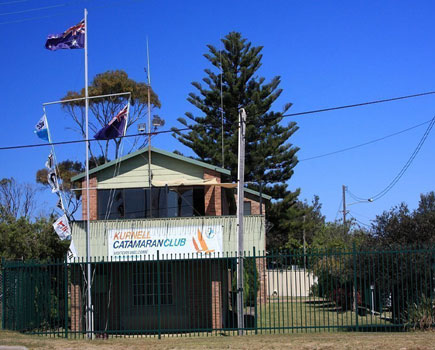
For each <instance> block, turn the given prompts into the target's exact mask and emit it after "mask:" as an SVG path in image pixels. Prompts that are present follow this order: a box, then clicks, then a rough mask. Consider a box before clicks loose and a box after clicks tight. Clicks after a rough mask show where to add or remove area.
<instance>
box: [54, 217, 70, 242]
mask: <svg viewBox="0 0 435 350" xmlns="http://www.w3.org/2000/svg"><path fill="white" fill-rule="evenodd" d="M53 227H54V230H55V231H56V233H57V235H58V236H59V238H60V239H61V240H62V241H63V240H65V239H68V240H70V239H71V229H70V227H69V223H68V218H67V217H66V215H62V216H61V217H60V218H59V219H57V220H56V222H55V223H54V224H53Z"/></svg>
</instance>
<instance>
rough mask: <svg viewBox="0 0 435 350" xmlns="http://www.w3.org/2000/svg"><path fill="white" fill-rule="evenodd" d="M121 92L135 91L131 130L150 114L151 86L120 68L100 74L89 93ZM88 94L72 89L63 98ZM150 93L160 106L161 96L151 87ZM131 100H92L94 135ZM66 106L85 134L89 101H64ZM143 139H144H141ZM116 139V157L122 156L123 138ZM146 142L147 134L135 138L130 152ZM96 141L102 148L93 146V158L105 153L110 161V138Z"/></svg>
mask: <svg viewBox="0 0 435 350" xmlns="http://www.w3.org/2000/svg"><path fill="white" fill-rule="evenodd" d="M120 92H131V106H130V114H129V120H128V124H127V130H128V129H129V128H130V127H131V126H132V125H133V124H135V123H138V122H141V121H143V120H144V118H145V116H146V115H147V107H148V85H147V84H145V83H140V82H137V81H135V80H133V79H130V78H129V77H128V75H127V73H126V72H124V71H123V70H116V71H107V72H104V73H100V74H97V75H96V76H95V78H94V80H93V81H92V82H91V84H90V86H89V96H98V95H107V94H114V93H120ZM84 95H85V91H84V89H82V90H81V91H80V92H76V91H68V93H67V94H66V95H65V96H64V97H63V100H69V99H74V98H78V97H84ZM150 96H151V98H150V100H151V106H152V108H155V107H158V108H160V101H159V98H158V97H157V95H156V94H155V92H154V91H152V90H151V94H150ZM127 101H128V96H118V97H111V98H101V99H91V100H89V109H90V111H91V112H92V114H93V118H91V117H90V118H89V130H90V137H92V135H93V134H95V133H96V132H97V131H98V130H100V129H101V128H102V127H104V126H105V125H107V123H108V122H109V121H110V120H111V119H112V118H113V116H115V115H116V113H118V112H119V110H120V109H121V108H122V107H123V106H124V105H125V104H126V103H127ZM62 107H63V109H64V110H65V111H66V112H67V113H68V114H69V115H70V117H71V118H72V120H73V121H74V124H75V127H74V128H73V130H75V131H77V132H78V133H79V134H80V135H82V136H83V137H85V136H86V132H85V101H84V100H81V101H74V102H69V103H63V104H62ZM141 139H142V141H140V140H141ZM114 142H115V150H114V158H118V156H119V151H120V149H119V147H120V145H121V139H114ZM144 142H146V138H144V137H142V138H139V137H136V138H132V141H131V143H132V145H131V149H130V151H129V152H131V151H132V150H133V149H136V148H140V147H141V146H143V144H144ZM93 144H97V145H98V151H95V150H94V149H93V148H92V147H90V148H91V149H90V153H91V157H92V158H95V159H98V156H100V155H101V156H103V160H104V161H105V162H107V161H108V158H109V141H108V140H107V141H99V142H98V143H93Z"/></svg>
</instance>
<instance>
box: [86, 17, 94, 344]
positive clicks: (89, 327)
mask: <svg viewBox="0 0 435 350" xmlns="http://www.w3.org/2000/svg"><path fill="white" fill-rule="evenodd" d="M84 15H85V124H86V126H85V129H86V142H85V145H86V261H87V276H86V278H87V287H88V288H87V305H86V306H87V307H86V332H87V335H88V338H92V328H93V327H92V295H91V264H90V256H91V243H90V237H89V236H90V232H91V230H90V224H89V220H90V208H89V207H90V200H89V186H90V184H89V93H88V10H87V9H85V10H84Z"/></svg>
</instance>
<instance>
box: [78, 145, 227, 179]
mask: <svg viewBox="0 0 435 350" xmlns="http://www.w3.org/2000/svg"><path fill="white" fill-rule="evenodd" d="M145 152H148V148H142V149H140V150H138V151H136V152H133V153H130V154H127V155H126V156H123V157H120V158H118V159H115V160H112V161H111V162H108V163H105V164H103V165H100V166H97V167H95V168H92V169H91V170H89V175H92V174H95V173H98V172H100V171H101V170H103V169H106V168H110V167H111V166H114V165H115V164H116V163H118V162H123V161H125V160H127V159H130V158H133V157H136V156H138V155H140V154H142V153H145ZM151 152H155V153H159V154H162V155H164V156H167V157H171V158H174V159H177V160H181V161H183V162H186V163H190V164H194V165H197V166H200V167H202V168H207V169H211V170H214V171H217V172H219V173H222V174H225V175H231V172H230V171H229V170H227V169H224V168H221V167H218V166H214V165H211V164H208V163H204V162H201V161H200V160H196V159H192V158H189V157H185V156H181V155H179V154H176V153H173V152H168V151H164V150H162V149H160V148H155V147H151ZM85 176H86V174H85V173H81V174H78V175H76V176H73V177H72V178H71V181H73V182H74V181H78V180H81V179H82V178H84V177H85Z"/></svg>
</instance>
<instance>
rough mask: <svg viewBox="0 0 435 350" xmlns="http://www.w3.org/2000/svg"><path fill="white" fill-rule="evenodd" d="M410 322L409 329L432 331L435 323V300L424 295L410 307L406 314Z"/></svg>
mask: <svg viewBox="0 0 435 350" xmlns="http://www.w3.org/2000/svg"><path fill="white" fill-rule="evenodd" d="M406 313H407V315H405V317H406V316H407V319H408V321H407V322H406V324H405V325H406V326H407V327H411V328H412V329H414V330H416V329H420V330H426V329H431V328H432V325H433V324H434V323H435V299H432V298H430V297H427V296H425V295H422V296H421V298H420V299H419V300H418V301H417V302H415V303H411V304H410V305H408V311H407V312H406Z"/></svg>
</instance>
